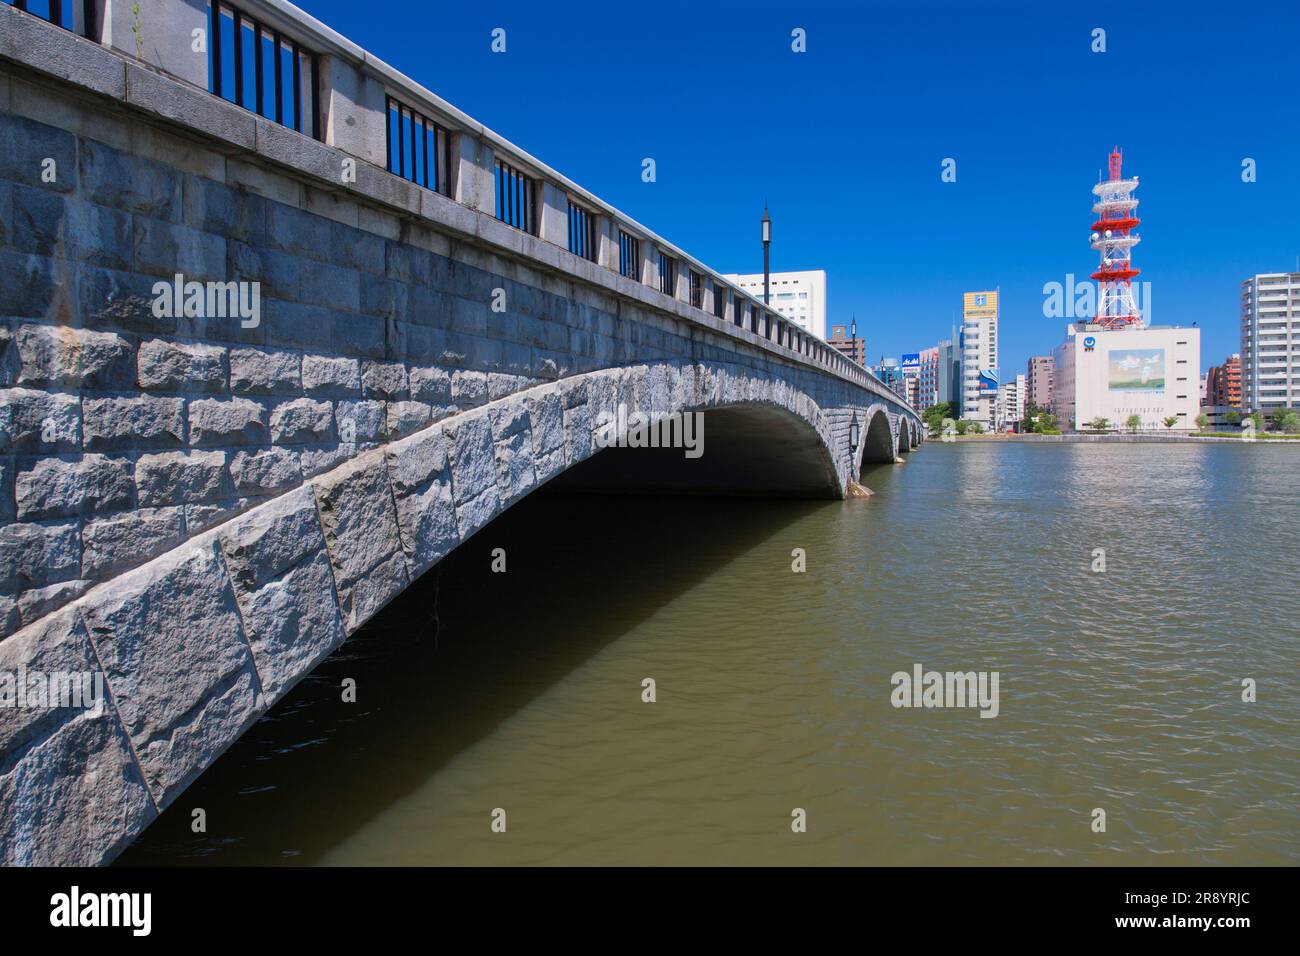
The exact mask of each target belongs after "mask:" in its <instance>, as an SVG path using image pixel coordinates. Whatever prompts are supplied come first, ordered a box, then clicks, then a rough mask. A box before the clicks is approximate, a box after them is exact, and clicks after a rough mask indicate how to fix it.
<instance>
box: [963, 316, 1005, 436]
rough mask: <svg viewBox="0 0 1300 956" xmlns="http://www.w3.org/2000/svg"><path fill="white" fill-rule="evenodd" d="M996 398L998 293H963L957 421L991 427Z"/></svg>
mask: <svg viewBox="0 0 1300 956" xmlns="http://www.w3.org/2000/svg"><path fill="white" fill-rule="evenodd" d="M997 397H998V293H997V291H996V290H993V291H985V292H967V293H966V294H965V296H964V298H963V302H962V327H961V417H962V418H965V419H968V420H970V421H973V422H979V423H980V424H981V425H983V426H984V427H985V428H986V429H987V428H992V427H993V425H994V404H995V403H996V402H997Z"/></svg>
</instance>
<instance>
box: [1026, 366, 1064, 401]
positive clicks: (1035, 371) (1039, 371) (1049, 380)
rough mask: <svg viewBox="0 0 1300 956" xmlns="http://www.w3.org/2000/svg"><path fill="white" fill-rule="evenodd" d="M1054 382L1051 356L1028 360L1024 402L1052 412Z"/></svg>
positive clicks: (1054, 368)
mask: <svg viewBox="0 0 1300 956" xmlns="http://www.w3.org/2000/svg"><path fill="white" fill-rule="evenodd" d="M1055 380H1056V359H1055V358H1054V357H1053V356H1051V355H1035V356H1034V357H1033V358H1031V359H1030V360H1029V374H1028V375H1026V376H1025V381H1026V382H1027V383H1028V391H1027V393H1026V395H1025V401H1026V402H1028V403H1029V404H1032V405H1035V406H1037V407H1038V408H1045V409H1047V410H1048V411H1049V412H1050V411H1051V410H1052V386H1053V383H1054V382H1055Z"/></svg>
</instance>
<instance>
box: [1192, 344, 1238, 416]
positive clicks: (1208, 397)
mask: <svg viewBox="0 0 1300 956" xmlns="http://www.w3.org/2000/svg"><path fill="white" fill-rule="evenodd" d="M1201 404H1202V405H1209V406H1211V407H1214V408H1240V407H1241V356H1240V355H1230V356H1228V358H1227V359H1225V360H1224V362H1223V364H1222V365H1211V366H1210V368H1209V370H1208V371H1207V372H1206V373H1205V397H1204V399H1203V400H1202V402H1201Z"/></svg>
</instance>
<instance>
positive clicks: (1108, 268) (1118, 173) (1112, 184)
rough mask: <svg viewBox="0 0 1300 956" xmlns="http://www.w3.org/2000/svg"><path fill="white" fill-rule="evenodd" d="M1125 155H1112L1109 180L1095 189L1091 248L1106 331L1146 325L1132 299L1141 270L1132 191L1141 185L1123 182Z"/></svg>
mask: <svg viewBox="0 0 1300 956" xmlns="http://www.w3.org/2000/svg"><path fill="white" fill-rule="evenodd" d="M1123 163H1124V154H1123V152H1122V151H1121V150H1120V148H1119V146H1116V147H1115V149H1114V150H1112V151H1111V154H1110V156H1109V157H1108V162H1107V167H1108V168H1109V171H1110V179H1108V180H1106V181H1105V182H1098V183H1097V185H1095V186H1093V187H1092V194H1093V195H1094V196H1096V197H1097V201H1096V202H1095V203H1093V205H1092V211H1093V212H1094V213H1096V214H1097V217H1098V218H1097V221H1096V222H1094V223H1093V224H1092V248H1093V249H1095V250H1096V251H1097V253H1098V254H1099V255H1100V257H1101V262H1100V264H1099V265H1098V266H1097V271H1096V272H1094V273H1093V274H1092V278H1094V279H1096V280H1097V285H1098V289H1097V291H1098V296H1097V300H1098V301H1097V323H1098V324H1099V325H1100V326H1101V327H1102V328H1103V329H1122V328H1130V327H1131V328H1137V329H1140V328H1142V327H1143V325H1144V324H1145V323H1144V322H1143V320H1142V315H1141V313H1140V312H1139V311H1138V308H1137V303H1136V302H1135V301H1134V299H1133V279H1134V278H1135V277H1136V276H1137V275H1138V274H1139V270H1137V269H1135V268H1133V263H1132V258H1131V257H1132V250H1133V247H1134V246H1136V245H1137V244H1138V243H1139V242H1141V241H1142V240H1141V238H1140V237H1139V236H1138V235H1137V234H1136V233H1135V232H1134V231H1133V230H1134V229H1136V228H1137V227H1138V223H1139V222H1140V220H1139V219H1138V218H1137V216H1136V215H1134V210H1135V209H1136V208H1137V204H1138V201H1137V200H1136V199H1134V198H1133V190H1135V189H1137V185H1138V181H1137V177H1136V176H1134V177H1133V178H1132V179H1124V178H1123Z"/></svg>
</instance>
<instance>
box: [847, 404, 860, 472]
mask: <svg viewBox="0 0 1300 956" xmlns="http://www.w3.org/2000/svg"><path fill="white" fill-rule="evenodd" d="M858 432H859V428H858V413H857V412H854V413H853V421H851V422H849V460H850V461H852V460H854V459H855V458H856V457H857V454H858Z"/></svg>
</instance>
